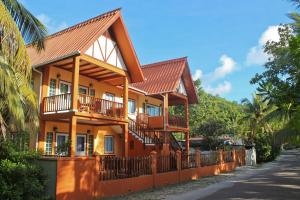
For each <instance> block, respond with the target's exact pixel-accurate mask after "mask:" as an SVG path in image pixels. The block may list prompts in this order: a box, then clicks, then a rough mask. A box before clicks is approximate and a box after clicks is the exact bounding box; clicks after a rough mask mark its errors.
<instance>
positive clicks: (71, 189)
mask: <svg viewBox="0 0 300 200" xmlns="http://www.w3.org/2000/svg"><path fill="white" fill-rule="evenodd" d="M220 155H222V154H220ZM233 155H234V156H233V162H229V163H224V162H221V163H220V164H218V165H213V166H205V167H200V166H201V165H200V162H199V161H197V167H195V168H190V169H181V167H180V166H181V159H177V170H176V171H172V172H165V173H157V171H156V167H157V166H156V162H157V160H156V152H152V153H151V156H152V165H151V167H152V175H145V176H139V177H134V178H125V179H116V180H106V181H101V180H100V179H99V169H100V162H99V157H92V158H57V162H56V163H57V173H56V199H58V200H68V199H94V198H101V197H112V196H118V195H123V194H127V193H131V192H136V191H141V190H146V189H151V188H155V187H161V186H165V185H169V184H176V183H180V182H186V181H189V180H195V179H199V178H201V177H205V176H213V175H217V174H219V173H221V172H229V171H232V170H234V169H235V168H236V167H237V166H238V164H239V163H238V162H240V161H238V160H237V158H238V156H236V155H237V154H236V153H235V152H234V153H233ZM241 155H243V154H241ZM177 156H181V153H180V152H177ZM178 158H180V157H178ZM239 159H243V160H245V159H244V158H241V157H240V158H239ZM198 160H199V158H198Z"/></svg>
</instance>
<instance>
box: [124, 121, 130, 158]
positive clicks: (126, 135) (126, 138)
mask: <svg viewBox="0 0 300 200" xmlns="http://www.w3.org/2000/svg"><path fill="white" fill-rule="evenodd" d="M128 149H129V147H128V124H127V123H126V124H124V156H125V157H128V155H129V152H128Z"/></svg>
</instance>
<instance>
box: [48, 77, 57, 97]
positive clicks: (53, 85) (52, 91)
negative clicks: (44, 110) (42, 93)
mask: <svg viewBox="0 0 300 200" xmlns="http://www.w3.org/2000/svg"><path fill="white" fill-rule="evenodd" d="M55 90H56V80H55V79H51V80H50V87H49V96H54V95H55V94H56V92H55Z"/></svg>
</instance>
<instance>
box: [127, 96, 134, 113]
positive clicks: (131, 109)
mask: <svg viewBox="0 0 300 200" xmlns="http://www.w3.org/2000/svg"><path fill="white" fill-rule="evenodd" d="M128 113H130V114H134V113H135V100H133V99H128Z"/></svg>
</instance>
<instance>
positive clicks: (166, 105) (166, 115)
mask: <svg viewBox="0 0 300 200" xmlns="http://www.w3.org/2000/svg"><path fill="white" fill-rule="evenodd" d="M163 112H164V129H165V130H166V129H167V127H168V124H169V95H168V93H166V94H165V95H164V109H163Z"/></svg>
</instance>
